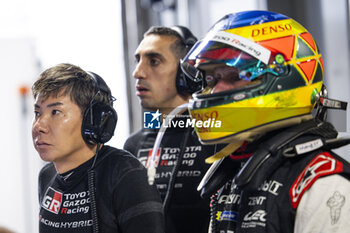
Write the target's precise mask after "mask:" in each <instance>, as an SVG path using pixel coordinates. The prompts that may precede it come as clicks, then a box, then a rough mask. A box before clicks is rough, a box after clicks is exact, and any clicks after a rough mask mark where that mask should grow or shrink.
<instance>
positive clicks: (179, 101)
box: [155, 95, 191, 121]
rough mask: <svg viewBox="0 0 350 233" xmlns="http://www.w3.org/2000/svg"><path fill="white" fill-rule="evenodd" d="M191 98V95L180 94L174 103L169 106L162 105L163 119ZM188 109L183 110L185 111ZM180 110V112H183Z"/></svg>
mask: <svg viewBox="0 0 350 233" xmlns="http://www.w3.org/2000/svg"><path fill="white" fill-rule="evenodd" d="M190 98H191V95H178V96H177V98H176V99H174V101H173V103H172V104H171V106H167V107H161V108H159V111H160V113H161V114H162V115H161V119H162V121H163V119H165V118H166V116H168V115H169V114H170V113H171V112H172V111H173V110H174V109H175V108H177V107H179V106H180V105H183V104H186V103H188V102H189V100H190ZM185 110H187V108H186V109H184V110H182V111H181V112H184V111H185ZM155 111H156V110H155ZM181 112H180V113H181Z"/></svg>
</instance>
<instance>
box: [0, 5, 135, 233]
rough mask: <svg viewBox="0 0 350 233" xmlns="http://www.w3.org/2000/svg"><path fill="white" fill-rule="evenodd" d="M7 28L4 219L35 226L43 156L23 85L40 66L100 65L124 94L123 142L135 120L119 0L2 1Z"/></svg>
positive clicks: (1, 23)
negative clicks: (127, 84) (131, 116)
mask: <svg viewBox="0 0 350 233" xmlns="http://www.w3.org/2000/svg"><path fill="white" fill-rule="evenodd" d="M0 28H1V30H0V51H1V52H0V67H1V69H0V70H1V82H2V85H0V101H1V102H0V106H1V109H2V110H1V114H0V122H1V128H0V129H1V131H0V132H1V134H0V142H1V144H0V145H1V148H4V149H3V152H2V155H1V157H0V185H1V189H0V190H1V191H0V206H1V210H2V211H0V225H1V226H5V227H7V228H9V229H12V230H13V231H15V232H18V233H31V232H33V233H34V232H38V209H39V203H38V198H37V175H38V172H39V170H40V168H41V166H42V165H43V163H42V161H41V160H40V158H39V156H38V155H37V153H36V151H35V150H34V149H33V146H32V141H31V121H32V117H33V100H32V96H31V93H29V94H28V96H27V97H26V98H23V97H21V95H20V93H19V88H20V87H21V86H22V85H24V86H27V87H30V86H31V84H32V83H33V82H34V80H35V79H36V78H37V76H38V74H39V73H40V72H41V71H43V70H44V69H46V68H49V67H51V66H54V65H56V64H58V63H62V62H69V63H73V64H75V65H79V66H81V67H82V68H83V69H86V70H90V71H93V72H96V73H97V74H99V75H101V76H102V77H103V78H104V79H105V80H106V82H107V84H108V85H109V86H110V88H111V89H112V93H113V95H114V96H115V97H116V98H117V101H116V102H115V104H114V107H115V108H116V110H117V112H118V117H119V124H118V125H117V129H116V131H115V137H114V138H112V140H111V141H110V142H109V143H108V144H110V145H113V146H116V147H119V148H120V147H122V145H123V143H124V141H125V140H126V138H127V136H128V134H129V128H128V125H129V124H128V121H129V120H128V118H127V116H128V115H127V111H128V108H127V102H126V93H125V92H126V90H125V74H124V66H123V59H124V58H123V54H122V53H123V49H122V29H121V28H122V27H121V13H120V1H119V0H100V1H92V0H84V1H83V0H74V1H68V0H50V1H47V0H29V1H25V0H11V1H1V2H0ZM23 108H26V109H27V111H26V112H24V113H23V112H22V110H23Z"/></svg>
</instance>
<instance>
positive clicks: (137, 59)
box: [135, 55, 140, 64]
mask: <svg viewBox="0 0 350 233" xmlns="http://www.w3.org/2000/svg"><path fill="white" fill-rule="evenodd" d="M139 62H140V56H137V55H136V56H135V64H138V63H139Z"/></svg>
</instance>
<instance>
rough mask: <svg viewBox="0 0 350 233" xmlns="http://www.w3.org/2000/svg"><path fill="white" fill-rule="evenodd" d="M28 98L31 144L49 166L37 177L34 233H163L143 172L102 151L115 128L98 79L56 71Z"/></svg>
mask: <svg viewBox="0 0 350 233" xmlns="http://www.w3.org/2000/svg"><path fill="white" fill-rule="evenodd" d="M32 92H33V96H34V99H35V104H34V113H35V116H34V120H33V126H32V137H33V144H34V147H35V149H36V150H37V151H38V153H39V155H40V157H41V159H42V160H44V161H46V162H49V163H48V164H46V165H45V166H44V167H43V168H42V170H41V171H40V174H39V201H40V215H39V232H47V233H52V232H69V233H72V232H81V233H83V232H84V233H86V232H103V233H105V232H111V233H112V232H113V233H116V232H123V233H127V232H129V233H138V232H149V233H154V232H159V233H163V232H164V228H163V227H164V221H163V213H162V205H161V201H160V197H159V194H158V192H157V190H156V187H154V186H150V185H149V184H148V182H147V175H146V171H145V168H144V167H143V165H142V164H141V163H140V162H139V161H138V160H137V159H135V158H134V157H133V156H132V155H131V154H129V153H128V152H126V151H123V150H119V149H116V148H113V147H110V146H106V145H103V144H104V143H105V142H107V141H108V140H109V139H110V138H111V137H112V136H113V134H114V129H115V126H116V122H117V115H116V112H115V110H114V109H113V100H114V99H113V96H112V94H111V91H110V89H109V87H108V86H107V85H106V83H105V82H104V81H103V79H102V78H101V77H99V76H98V75H97V74H94V73H92V72H85V71H84V70H82V69H81V68H80V67H78V66H75V65H71V64H59V65H56V66H54V67H51V68H49V69H47V70H45V71H44V72H42V73H41V75H40V77H39V78H38V79H37V80H36V82H35V83H34V84H33V86H32Z"/></svg>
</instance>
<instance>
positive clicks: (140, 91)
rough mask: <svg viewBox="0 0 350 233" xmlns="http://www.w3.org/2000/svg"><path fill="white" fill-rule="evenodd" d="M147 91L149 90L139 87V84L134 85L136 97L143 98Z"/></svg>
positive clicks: (143, 86) (142, 86)
mask: <svg viewBox="0 0 350 233" xmlns="http://www.w3.org/2000/svg"><path fill="white" fill-rule="evenodd" d="M149 91H150V89H149V88H147V87H146V86H145V85H140V84H138V85H136V95H137V96H143V95H145V94H146V93H147V92H149Z"/></svg>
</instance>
